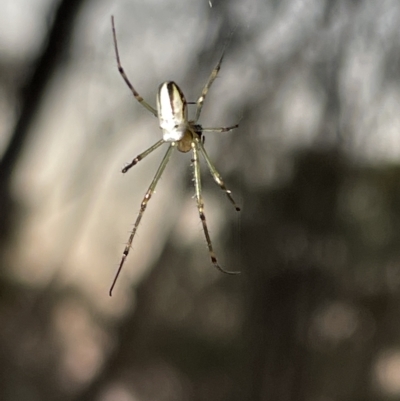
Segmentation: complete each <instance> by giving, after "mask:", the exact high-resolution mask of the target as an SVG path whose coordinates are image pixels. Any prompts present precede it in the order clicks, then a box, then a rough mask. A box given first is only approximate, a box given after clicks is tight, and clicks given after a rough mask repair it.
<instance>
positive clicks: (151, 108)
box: [111, 16, 157, 117]
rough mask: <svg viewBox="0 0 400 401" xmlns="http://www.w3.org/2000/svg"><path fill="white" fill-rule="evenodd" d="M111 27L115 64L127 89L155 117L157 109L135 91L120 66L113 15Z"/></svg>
mask: <svg viewBox="0 0 400 401" xmlns="http://www.w3.org/2000/svg"><path fill="white" fill-rule="evenodd" d="M111 27H112V33H113V39H114V48H115V57H116V58H117V66H118V71H119V73H120V74H121V76H122V78H123V79H124V81H125V82H126V84H127V85H128V87H129V89H130V90H131V92H132V94H133V96H134V97H135V99H136V100H137V101H138V102H139V103H140V104H141V105H142V106H143V107H145V108H146V109H147V110H149V111H150V113H152V114H153V115H154V116H155V117H157V111H156V109H155V108H154V107H152V106H150V105H149V104H148V103H147V102H146V101H145V100H144V99H143V98H142V97H141V96H140V95H139V93H138V92H137V91H136V89H135V88H134V87H133V85H132V84H131V82H130V81H129V78H128V76H127V75H126V74H125V71H124V69H123V68H122V65H121V60H120V58H119V51H118V44H117V34H116V32H115V24H114V16H111Z"/></svg>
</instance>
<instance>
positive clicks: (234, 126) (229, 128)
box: [201, 124, 239, 132]
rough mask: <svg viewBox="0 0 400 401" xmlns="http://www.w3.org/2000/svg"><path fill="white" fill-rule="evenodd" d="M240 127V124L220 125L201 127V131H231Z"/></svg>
mask: <svg viewBox="0 0 400 401" xmlns="http://www.w3.org/2000/svg"><path fill="white" fill-rule="evenodd" d="M237 127H239V124H235V125H232V126H231V127H218V128H203V127H202V128H201V132H229V131H232V130H234V129H236V128H237Z"/></svg>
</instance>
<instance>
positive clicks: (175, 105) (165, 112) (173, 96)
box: [109, 16, 240, 296]
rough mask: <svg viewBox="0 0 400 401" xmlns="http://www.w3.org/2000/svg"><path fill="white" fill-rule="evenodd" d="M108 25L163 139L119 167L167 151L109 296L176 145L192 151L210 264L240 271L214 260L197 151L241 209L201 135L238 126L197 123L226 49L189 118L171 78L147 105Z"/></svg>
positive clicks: (197, 197) (229, 129)
mask: <svg viewBox="0 0 400 401" xmlns="http://www.w3.org/2000/svg"><path fill="white" fill-rule="evenodd" d="M111 28H112V34H113V39H114V49H115V56H116V59H117V66H118V71H119V73H120V74H121V76H122V78H123V79H124V81H125V83H126V84H127V85H128V87H129V89H130V90H131V92H132V94H133V96H134V97H135V99H136V100H137V101H138V102H139V103H140V104H141V105H142V106H143V107H145V108H146V109H147V110H149V111H150V113H152V114H153V115H154V116H155V117H158V120H159V125H160V128H161V131H162V139H160V140H159V141H158V142H156V143H155V144H154V145H153V146H151V147H150V148H148V149H147V150H145V151H144V152H143V153H141V154H139V155H138V156H136V157H135V158H134V159H133V160H132V161H131V162H130V163H129V164H128V165H126V166H125V167H124V168H123V169H122V173H126V172H128V170H129V169H130V168H131V167H133V166H135V165H136V164H137V163H138V162H139V161H140V160H142V159H144V158H145V157H146V156H148V155H149V154H150V153H152V152H153V151H154V150H156V149H157V148H159V147H160V146H161V145H162V144H164V143H168V144H169V146H168V150H167V152H166V154H165V156H164V158H163V159H162V161H161V164H160V166H159V167H158V170H157V172H156V174H155V176H154V178H153V181H152V182H151V184H150V186H149V188H148V190H147V192H146V194H145V196H144V198H143V200H142V203H141V205H140V210H139V215H138V216H137V218H136V221H135V224H134V226H133V228H132V231H131V233H130V236H129V239H128V242H127V244H126V246H125V249H124V252H123V254H122V258H121V262H120V264H119V267H118V270H117V272H116V274H115V277H114V280H113V282H112V285H111V288H110V292H109V294H110V296H112V292H113V289H114V287H115V284H116V282H117V279H118V276H119V274H120V273H121V270H122V267H123V265H124V263H125V260H126V258H127V257H128V254H129V251H130V249H131V246H132V242H133V239H134V237H135V234H136V231H137V229H138V227H139V224H140V222H141V220H142V217H143V214H144V212H145V211H146V207H147V203H148V202H149V200H150V198H151V196H152V195H153V193H154V191H155V188H156V185H157V183H158V181H159V179H160V177H161V176H162V174H163V172H164V170H165V167H166V166H167V164H168V161H169V159H170V156H171V154H172V152H173V151H174V150H175V149H176V148H177V149H178V150H179V151H180V152H183V153H187V152H189V151H190V150H191V151H192V152H193V158H192V163H193V170H194V171H193V174H194V187H195V197H196V201H197V209H198V211H199V216H200V220H201V223H202V226H203V231H204V235H205V238H206V242H207V247H208V251H209V253H210V258H211V262H212V264H213V265H214V266H215V267H216V268H217V269H218V270H219V271H221V272H223V273H226V274H239V273H240V272H233V271H227V270H224V269H223V268H222V267H221V266H220V265H219V264H218V261H217V257H216V255H215V252H214V248H213V245H212V243H211V237H210V234H209V232H208V228H207V222H206V216H205V214H204V202H203V198H202V195H201V177H200V164H199V153H201V154H202V155H203V157H204V159H205V161H206V164H207V166H208V168H209V170H210V173H211V175H212V177H213V179H214V181H215V182H216V183H217V184H218V185H219V187H220V188H221V189H222V190H223V191H224V192H225V194H226V196H227V197H228V199H229V201H230V202H231V203H232V205H233V206H234V207H235V209H236V210H237V211H240V207H239V206H238V205H237V204H236V202H235V201H234V200H233V198H232V196H231V191H230V190H229V189H228V188H227V187H226V186H225V184H224V182H223V180H222V178H221V176H220V174H219V173H218V171H217V169H216V168H215V167H214V164H213V163H212V161H211V160H210V158H209V157H208V154H207V152H206V150H205V148H204V137H203V132H228V131H232V130H233V129H235V128H237V127H238V126H239V125H238V124H235V125H232V126H230V127H219V128H203V127H202V126H201V125H200V124H198V123H197V122H198V120H199V117H200V113H201V109H202V107H203V103H204V99H205V98H206V95H207V93H208V90H209V89H210V87H211V85H212V83H213V82H214V80H215V78H216V77H217V75H218V72H219V70H220V68H221V63H222V60H223V58H224V53H225V49H224V51H223V52H222V55H221V58H220V59H219V61H218V64H217V65H216V67H215V68H214V69H213V70H212V72H211V74H210V76H209V78H208V80H207V83H206V84H205V86H204V88H203V90H202V92H201V95H200V96H199V98H198V99H197V101H196V102H191V103H190V104H196V114H195V117H194V119H193V120H188V106H187V105H188V102H187V101H186V99H185V96H184V95H183V93H182V91H181V89H180V88H179V86H178V85H177V84H176V83H175V82H172V81H166V82H164V83H162V84H161V85H160V86H159V88H158V93H157V110H156V109H154V108H153V107H152V106H150V104H148V103H147V102H146V101H145V100H144V99H143V98H142V97H141V96H140V95H139V93H138V92H137V91H136V89H135V88H134V87H133V85H132V84H131V82H130V81H129V79H128V77H127V75H126V73H125V71H124V69H123V68H122V65H121V61H120V57H119V51H118V44H117V35H116V29H115V23H114V17H113V16H112V17H111Z"/></svg>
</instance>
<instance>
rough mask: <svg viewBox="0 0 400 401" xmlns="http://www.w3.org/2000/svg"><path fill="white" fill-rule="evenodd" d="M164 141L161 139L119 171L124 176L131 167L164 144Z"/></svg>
mask: <svg viewBox="0 0 400 401" xmlns="http://www.w3.org/2000/svg"><path fill="white" fill-rule="evenodd" d="M164 142H165V141H164V139H161V140H160V141H158V142H156V143H155V144H154V145H153V146H151V147H150V148H148V149H147V150H145V151H144V152H143V153H141V154H140V155H138V156H136V157H135V158H134V159H133V160H132V161H131V162H130V163H129V164H128V165H126V166H125V167H124V168H123V169H122V170H121V171H122V172H123V173H124V174H125V173H126V172H127V171H128V170H129V169H130V168H131V167H133V166H134V165H135V164H137V163H138V162H140V160H143V159H144V158H145V157H146V156H148V155H149V154H150V153H151V152H152V151H153V150H156V149H157V148H158V147H160V146H161V145H162V144H163V143H164Z"/></svg>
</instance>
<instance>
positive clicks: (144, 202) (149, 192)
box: [109, 142, 175, 297]
mask: <svg viewBox="0 0 400 401" xmlns="http://www.w3.org/2000/svg"><path fill="white" fill-rule="evenodd" d="M174 148H175V142H173V143H171V145H169V148H168V150H167V153H165V156H164V158H163V159H162V161H161V163H160V166H159V167H158V170H157V172H156V175H155V176H154V178H153V181H152V182H151V184H150V186H149V189H148V190H147V192H146V195H145V196H144V198H143V200H142V203H141V204H140V210H139V215H138V217H137V218H136V221H135V224H134V225H133V228H132V231H131V234H130V236H129V239H128V242H127V244H126V246H125V249H124V252H123V254H122V259H121V262H120V264H119V267H118V270H117V273H116V274H115V277H114V280H113V282H112V284H111V287H110V292H109V294H110V297H111V296H112V292H113V289H114V287H115V284H116V282H117V280H118V276H119V274H120V273H121V270H122V266H123V265H124V263H125V260H126V258H127V257H128V254H129V251H130V249H131V246H132V241H133V238H134V237H135V234H136V231H137V229H138V227H139V224H140V221H141V220H142V217H143V214H144V212H145V211H146V207H147V203H148V202H149V200H150V198H151V196H152V195H153V193H154V190H155V188H156V185H157V183H158V181H159V179H160V177H161V175H162V173H163V172H164V170H165V167H166V166H167V164H168V161H169V158H170V156H171V153H172V151H173V150H174ZM153 150H154V149H153Z"/></svg>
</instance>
